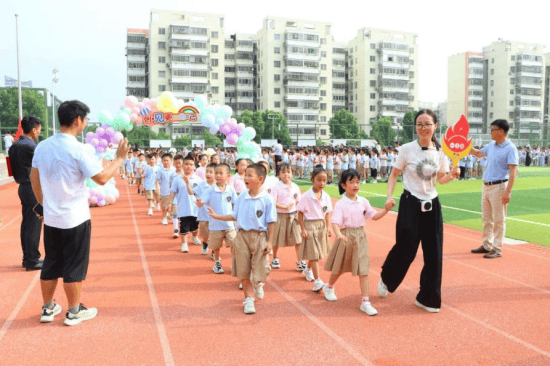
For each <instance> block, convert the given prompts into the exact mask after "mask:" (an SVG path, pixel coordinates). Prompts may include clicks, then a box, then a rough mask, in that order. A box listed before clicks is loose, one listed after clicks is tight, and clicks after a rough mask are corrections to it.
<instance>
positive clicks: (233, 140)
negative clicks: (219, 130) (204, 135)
mask: <svg viewBox="0 0 550 366" xmlns="http://www.w3.org/2000/svg"><path fill="white" fill-rule="evenodd" d="M237 141H239V136H237V135H236V134H234V133H230V134H229V135H227V143H229V144H231V145H235V144H236V143H237Z"/></svg>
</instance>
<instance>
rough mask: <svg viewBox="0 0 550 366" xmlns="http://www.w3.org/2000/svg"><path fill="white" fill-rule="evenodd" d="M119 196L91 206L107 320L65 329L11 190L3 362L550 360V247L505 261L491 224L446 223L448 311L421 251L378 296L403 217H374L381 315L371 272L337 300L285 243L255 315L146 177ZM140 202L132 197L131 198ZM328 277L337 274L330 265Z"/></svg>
mask: <svg viewBox="0 0 550 366" xmlns="http://www.w3.org/2000/svg"><path fill="white" fill-rule="evenodd" d="M117 186H118V188H119V190H120V193H121V195H120V198H119V200H118V202H117V203H116V204H115V205H113V206H108V207H104V208H96V209H92V216H93V218H92V250H91V261H90V268H89V274H88V278H87V280H86V282H85V283H84V286H83V299H82V301H83V302H84V303H85V304H86V305H87V306H95V307H97V308H98V310H99V314H98V316H97V318H96V319H94V320H91V321H88V322H84V323H82V324H80V325H77V326H74V327H66V326H64V325H63V316H64V313H65V311H66V308H67V303H66V299H65V296H64V294H63V292H62V288H61V287H59V288H58V290H57V292H56V295H55V298H56V299H57V301H58V302H59V303H60V304H61V305H62V307H63V309H64V311H63V313H62V314H61V315H59V316H57V317H56V319H55V321H54V322H53V323H51V324H41V323H40V322H39V317H40V308H41V305H42V298H41V295H40V285H39V273H38V272H25V271H24V270H22V269H21V267H20V263H21V249H20V244H19V226H20V223H21V213H20V203H19V199H18V197H17V185H16V184H14V183H12V184H9V185H7V186H4V187H2V188H1V189H0V215H1V218H2V224H3V226H2V227H1V228H0V248H1V251H2V255H1V256H0V289H1V294H2V296H1V302H2V306H0V327H1V328H0V364H2V365H36V364H38V365H40V364H58V365H71V364H80V365H120V364H125V365H249V364H250V365H252V364H253V365H272V364H277V365H296V364H312V365H314V364H317V365H550V321H549V319H550V280H549V279H548V268H549V267H550V250H548V249H546V248H542V247H538V246H535V245H531V244H526V245H518V246H505V248H504V256H503V258H501V259H495V260H487V259H483V258H482V256H480V255H474V254H470V253H469V250H470V249H471V248H472V247H475V246H477V245H479V242H480V238H481V235H480V233H478V232H475V231H471V230H465V229H462V228H458V227H454V226H449V225H446V226H445V243H444V256H445V257H444V266H443V308H442V309H441V312H440V313H439V314H429V313H426V312H424V311H423V310H421V309H418V308H416V307H415V306H414V299H415V295H416V291H417V289H418V281H419V275H420V270H421V268H422V253H421V251H420V252H419V253H418V255H417V259H416V260H415V262H414V263H413V265H412V266H411V268H410V271H409V273H408V275H407V277H406V278H405V281H404V283H403V285H402V286H401V287H400V288H399V289H398V290H397V291H396V292H395V293H394V294H390V295H389V296H388V298H386V299H381V298H379V297H378V296H377V295H376V288H375V287H376V284H377V282H378V279H379V271H380V267H381V265H382V263H383V261H384V259H385V256H386V254H387V253H388V251H389V250H390V248H391V246H392V245H393V240H394V235H395V234H394V231H395V229H394V228H395V218H396V216H395V215H393V214H392V215H387V216H386V217H384V218H383V219H382V220H380V221H377V222H373V221H370V222H369V223H368V224H367V228H366V230H367V236H368V238H369V246H370V254H371V276H370V283H371V301H372V303H373V305H374V306H375V307H376V308H377V309H378V311H379V314H378V315H377V316H375V317H369V316H367V315H366V314H364V313H362V312H360V311H359V309H358V308H359V305H360V301H361V296H360V291H359V281H358V279H357V278H353V277H352V276H351V275H350V274H345V275H343V276H342V277H341V279H340V280H339V282H338V283H337V284H336V287H335V288H336V294H337V296H338V301H336V302H334V303H330V302H328V301H326V300H325V299H324V297H323V295H322V293H320V294H315V293H313V292H312V291H311V287H312V283H310V282H306V281H305V280H304V279H303V277H302V275H301V274H300V273H298V272H296V271H295V270H294V262H295V254H294V250H293V249H291V248H288V249H282V250H280V252H279V253H280V259H281V264H282V268H281V269H277V270H273V271H272V273H271V274H270V276H269V280H268V283H267V285H266V286H265V298H264V299H263V300H258V301H256V310H257V313H256V314H255V315H245V314H243V305H242V301H243V295H242V292H241V291H239V290H238V289H237V281H236V279H235V278H233V277H231V276H230V275H229V274H228V273H229V272H230V271H229V270H230V259H229V252H228V251H227V250H225V251H223V254H222V264H223V265H224V269H225V270H226V273H225V274H223V275H216V274H214V273H212V266H213V262H212V261H211V260H210V259H209V258H208V256H202V255H200V247H198V246H194V245H190V253H187V254H182V253H180V252H179V248H180V241H179V240H178V239H172V238H171V227H172V226H171V225H168V226H162V225H161V224H160V219H161V218H160V215H159V213H157V212H155V215H154V216H152V217H150V216H147V214H146V213H147V207H146V203H145V201H144V199H143V197H141V196H138V195H137V194H136V192H135V187H131V188H130V189H128V188H127V187H126V186H125V183H124V182H123V181H121V180H120V179H119V180H118V181H117ZM130 200H131V202H130ZM322 277H323V279H324V280H325V281H327V280H328V273H327V272H325V271H322Z"/></svg>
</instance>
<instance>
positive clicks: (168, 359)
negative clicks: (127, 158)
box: [126, 186, 175, 366]
mask: <svg viewBox="0 0 550 366" xmlns="http://www.w3.org/2000/svg"><path fill="white" fill-rule="evenodd" d="M126 195H127V197H128V202H129V204H130V212H131V213H132V221H133V222H134V230H135V232H136V239H137V243H138V248H139V254H140V256H141V263H142V265H143V272H144V273H145V280H146V282H147V289H148V290H149V297H150V299H151V305H152V307H153V315H154V317H155V323H156V325H157V332H158V335H159V338H160V345H161V347H162V352H163V354H164V363H165V365H169V366H174V365H175V363H174V357H173V356H172V350H171V349H170V342H169V340H168V335H167V334H166V329H165V327H164V323H163V321H162V314H161V312H160V307H159V303H158V300H157V295H156V293H155V288H154V286H153V279H152V277H151V272H149V265H148V264H147V258H146V257H145V251H144V250H143V243H142V241H141V234H140V233H139V228H138V225H137V220H136V215H135V213H134V205H133V204H132V199H131V198H130V190H129V189H128V186H126Z"/></svg>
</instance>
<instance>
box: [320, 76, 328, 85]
mask: <svg viewBox="0 0 550 366" xmlns="http://www.w3.org/2000/svg"><path fill="white" fill-rule="evenodd" d="M326 83H327V78H326V77H324V76H323V77H321V84H326Z"/></svg>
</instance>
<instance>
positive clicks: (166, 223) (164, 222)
mask: <svg viewBox="0 0 550 366" xmlns="http://www.w3.org/2000/svg"><path fill="white" fill-rule="evenodd" d="M162 224H163V225H168V219H167V218H166V217H165V218H163V219H162Z"/></svg>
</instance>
